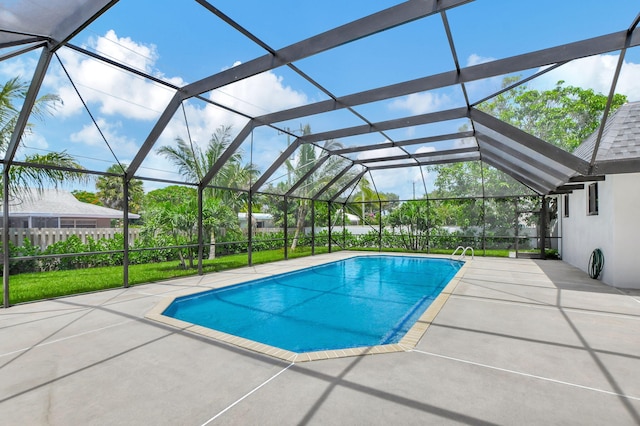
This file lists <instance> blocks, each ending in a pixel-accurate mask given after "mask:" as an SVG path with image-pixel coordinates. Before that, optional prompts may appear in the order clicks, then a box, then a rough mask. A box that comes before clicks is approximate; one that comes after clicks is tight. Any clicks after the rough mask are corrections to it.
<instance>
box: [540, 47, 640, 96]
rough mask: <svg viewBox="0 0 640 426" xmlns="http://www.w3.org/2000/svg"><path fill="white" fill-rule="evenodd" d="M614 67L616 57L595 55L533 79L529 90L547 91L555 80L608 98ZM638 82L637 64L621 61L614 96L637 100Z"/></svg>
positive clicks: (553, 84) (639, 68) (639, 91)
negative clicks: (617, 94)
mask: <svg viewBox="0 0 640 426" xmlns="http://www.w3.org/2000/svg"><path fill="white" fill-rule="evenodd" d="M617 64H618V55H596V56H590V57H588V58H581V59H577V60H575V61H572V62H569V63H568V64H565V65H563V66H561V67H559V68H556V69H555V70H553V71H550V72H548V73H547V74H544V75H543V76H541V77H539V78H537V79H535V80H533V81H532V82H531V83H530V87H532V88H536V89H539V90H546V89H551V88H553V87H555V84H556V83H557V82H558V81H559V80H564V81H565V82H566V83H565V85H570V86H577V87H582V88H585V89H593V90H594V91H596V92H598V93H603V94H605V95H609V90H610V87H611V83H612V81H613V74H614V72H615V69H616V66H617ZM541 69H542V68H541ZM638 81H640V64H636V63H633V62H626V61H625V63H624V65H623V67H622V70H621V72H620V77H619V78H618V85H617V86H616V93H622V94H624V95H627V97H628V98H629V100H630V101H638V100H640V86H639V85H638V83H637V82H638Z"/></svg>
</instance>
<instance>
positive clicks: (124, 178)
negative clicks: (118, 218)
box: [122, 174, 129, 288]
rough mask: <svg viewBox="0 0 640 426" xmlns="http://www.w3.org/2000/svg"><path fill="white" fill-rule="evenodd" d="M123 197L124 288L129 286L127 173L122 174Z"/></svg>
mask: <svg viewBox="0 0 640 426" xmlns="http://www.w3.org/2000/svg"><path fill="white" fill-rule="evenodd" d="M122 199H123V200H124V202H123V203H122V204H123V206H122V207H123V212H122V216H123V218H122V233H123V234H124V235H123V238H122V241H123V243H122V244H123V247H122V249H123V251H124V255H123V258H122V275H123V276H122V281H123V282H124V288H127V287H129V181H128V180H127V175H126V174H124V175H123V176H122Z"/></svg>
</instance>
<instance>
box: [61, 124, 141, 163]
mask: <svg viewBox="0 0 640 426" xmlns="http://www.w3.org/2000/svg"><path fill="white" fill-rule="evenodd" d="M97 123H98V126H99V127H100V131H101V132H102V135H104V139H106V140H107V142H108V143H109V146H110V147H111V149H113V151H114V152H115V153H116V155H117V156H118V160H120V161H124V162H127V161H126V159H125V158H127V159H129V158H132V157H133V156H134V155H135V153H136V152H137V151H138V146H137V144H136V142H135V140H134V139H133V138H130V137H128V136H126V135H124V134H122V133H123V129H124V128H125V127H124V126H123V124H122V123H121V122H113V121H106V120H105V119H98V120H97ZM102 135H100V132H99V131H98V129H97V128H96V126H95V125H94V124H93V123H91V124H87V125H85V126H84V127H82V129H80V130H79V131H77V132H75V133H72V134H71V135H69V140H71V142H73V143H76V144H82V145H84V146H88V147H91V148H90V149H91V150H92V151H93V152H94V153H93V154H92V155H94V156H95V155H96V150H95V148H102V149H104V153H105V155H107V156H108V158H103V159H108V160H110V159H111V153H110V152H108V151H107V150H108V147H107V145H106V143H105V141H104V139H103V137H102ZM113 161H114V162H115V159H113Z"/></svg>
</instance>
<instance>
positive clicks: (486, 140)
mask: <svg viewBox="0 0 640 426" xmlns="http://www.w3.org/2000/svg"><path fill="white" fill-rule="evenodd" d="M476 138H477V139H478V141H479V142H481V144H480V151H482V149H483V148H484V147H483V145H485V144H486V145H490V146H492V147H494V148H495V149H497V150H499V151H502V152H504V153H505V154H508V155H510V156H512V157H514V158H517V159H518V160H521V161H524V162H526V163H528V164H530V165H531V166H533V167H535V168H537V169H538V170H540V171H542V172H544V173H546V174H548V175H550V176H553V177H554V178H557V179H564V180H566V179H567V177H568V176H567V175H566V174H565V173H562V172H561V171H560V170H558V169H557V168H554V167H552V166H550V165H549V164H548V163H544V162H542V161H539V160H536V159H535V158H533V157H531V156H529V155H526V154H525V153H524V152H522V151H520V150H518V149H516V148H513V147H511V146H509V145H507V144H505V143H502V142H500V141H498V140H496V139H494V138H492V137H490V136H487V135H485V134H483V133H482V132H481V131H476ZM539 154H540V155H542V154H541V153H539ZM548 161H549V163H551V162H553V159H551V158H549V160H548Z"/></svg>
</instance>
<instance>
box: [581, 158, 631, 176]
mask: <svg viewBox="0 0 640 426" xmlns="http://www.w3.org/2000/svg"><path fill="white" fill-rule="evenodd" d="M638 171H640V158H624V159H619V160H602V161H598V162H596V164H595V166H594V167H593V173H594V174H597V175H608V174H617V173H637V172H638Z"/></svg>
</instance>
